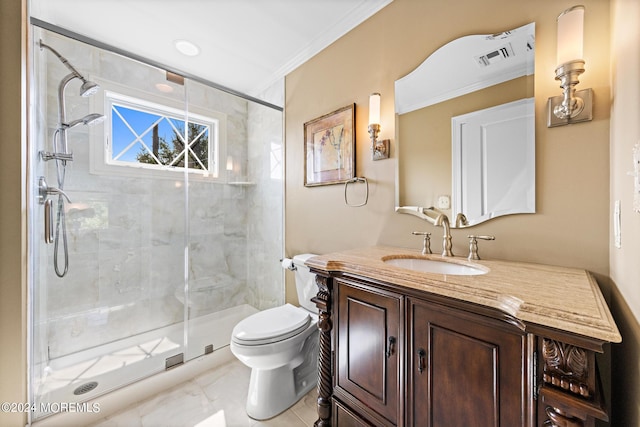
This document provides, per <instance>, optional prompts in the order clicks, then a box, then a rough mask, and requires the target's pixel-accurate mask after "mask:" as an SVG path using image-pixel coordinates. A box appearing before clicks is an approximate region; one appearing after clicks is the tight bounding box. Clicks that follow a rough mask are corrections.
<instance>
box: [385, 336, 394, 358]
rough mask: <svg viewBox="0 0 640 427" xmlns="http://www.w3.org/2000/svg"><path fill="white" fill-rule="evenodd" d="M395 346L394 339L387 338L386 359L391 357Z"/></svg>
mask: <svg viewBox="0 0 640 427" xmlns="http://www.w3.org/2000/svg"><path fill="white" fill-rule="evenodd" d="M395 344H396V337H389V342H388V343H387V352H386V355H387V359H388V358H390V357H391V355H392V354H393V348H394V346H395Z"/></svg>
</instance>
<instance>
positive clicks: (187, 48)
mask: <svg viewBox="0 0 640 427" xmlns="http://www.w3.org/2000/svg"><path fill="white" fill-rule="evenodd" d="M173 44H174V45H175V47H176V49H178V51H179V52H180V53H182V54H183V55H187V56H196V55H198V54H199V53H200V48H199V47H198V46H196V45H195V44H193V43H191V42H190V41H188V40H176V41H174V42H173Z"/></svg>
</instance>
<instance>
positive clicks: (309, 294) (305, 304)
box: [293, 254, 318, 313]
mask: <svg viewBox="0 0 640 427" xmlns="http://www.w3.org/2000/svg"><path fill="white" fill-rule="evenodd" d="M314 256H316V254H300V255H296V256H294V257H293V265H294V266H295V267H296V270H295V275H296V290H297V291H298V302H299V303H300V307H302V308H304V309H306V310H309V311H311V312H312V313H316V312H317V311H318V309H317V307H316V305H315V304H314V303H312V302H311V298H313V297H315V296H316V294H317V293H318V287H317V286H316V280H315V278H316V275H315V274H312V273H311V272H310V271H309V267H307V266H306V265H304V262H305V261H306V260H308V259H309V258H311V257H314Z"/></svg>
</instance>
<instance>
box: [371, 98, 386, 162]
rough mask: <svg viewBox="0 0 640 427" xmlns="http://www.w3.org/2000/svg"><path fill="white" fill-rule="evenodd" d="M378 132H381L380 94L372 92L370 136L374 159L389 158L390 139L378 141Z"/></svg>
mask: <svg viewBox="0 0 640 427" xmlns="http://www.w3.org/2000/svg"><path fill="white" fill-rule="evenodd" d="M378 133H380V94H379V93H372V94H371V96H370V97H369V137H370V138H371V148H372V150H373V155H372V159H373V160H382V159H388V158H389V140H388V139H383V140H382V141H378Z"/></svg>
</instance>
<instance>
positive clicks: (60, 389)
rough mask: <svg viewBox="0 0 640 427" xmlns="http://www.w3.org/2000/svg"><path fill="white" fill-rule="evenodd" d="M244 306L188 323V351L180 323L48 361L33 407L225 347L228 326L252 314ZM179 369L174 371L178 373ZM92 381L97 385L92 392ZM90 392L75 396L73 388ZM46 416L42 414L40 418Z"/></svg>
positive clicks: (109, 387) (120, 382)
mask: <svg viewBox="0 0 640 427" xmlns="http://www.w3.org/2000/svg"><path fill="white" fill-rule="evenodd" d="M257 311H258V310H257V309H255V308H254V307H252V306H250V305H247V304H244V305H240V306H237V307H232V308H229V309H226V310H222V311H220V312H217V313H212V314H208V315H205V316H200V317H197V318H194V319H192V320H190V321H189V335H188V337H187V341H188V343H187V344H188V345H187V348H186V349H185V347H184V346H183V345H182V344H183V342H184V329H183V326H184V325H183V322H180V323H176V324H173V325H170V326H167V327H165V328H161V329H157V330H153V331H149V332H146V333H144V334H139V335H136V336H133V337H128V338H125V339H122V340H119V341H115V342H112V343H109V344H106V345H103V346H99V347H94V348H91V349H88V350H85V351H82V352H78V353H75V354H71V355H68V356H63V357H60V358H57V359H53V360H51V361H50V363H49V366H48V367H46V368H45V372H46V375H45V376H44V380H43V381H42V382H41V383H40V384H38V385H36V396H37V398H36V400H37V401H38V402H82V401H85V400H88V399H93V398H95V397H97V396H100V395H102V394H104V393H107V392H110V391H113V390H115V389H117V388H120V387H122V386H124V385H127V384H130V383H132V382H135V381H137V380H140V379H142V378H145V377H148V376H150V375H153V374H155V373H157V372H161V371H164V370H165V359H166V358H168V357H171V356H175V355H176V354H178V353H182V352H184V353H185V354H184V360H185V362H186V361H188V360H190V359H192V358H195V357H197V356H199V355H202V354H204V352H205V351H204V349H205V347H206V346H213V349H214V351H215V350H216V349H219V348H222V347H224V346H227V345H229V340H230V337H231V332H232V330H233V327H234V326H235V325H236V324H237V323H238V322H239V321H240V320H242V319H244V318H245V317H247V316H250V315H251V314H253V313H256V312H257ZM178 369H179V368H178ZM92 382H95V383H97V386H96V387H95V388H93V389H91V386H92V384H91V383H92ZM83 388H85V389H90V390H89V391H87V392H85V393H82V394H74V391H75V390H77V389H83ZM40 415H46V414H40Z"/></svg>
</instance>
